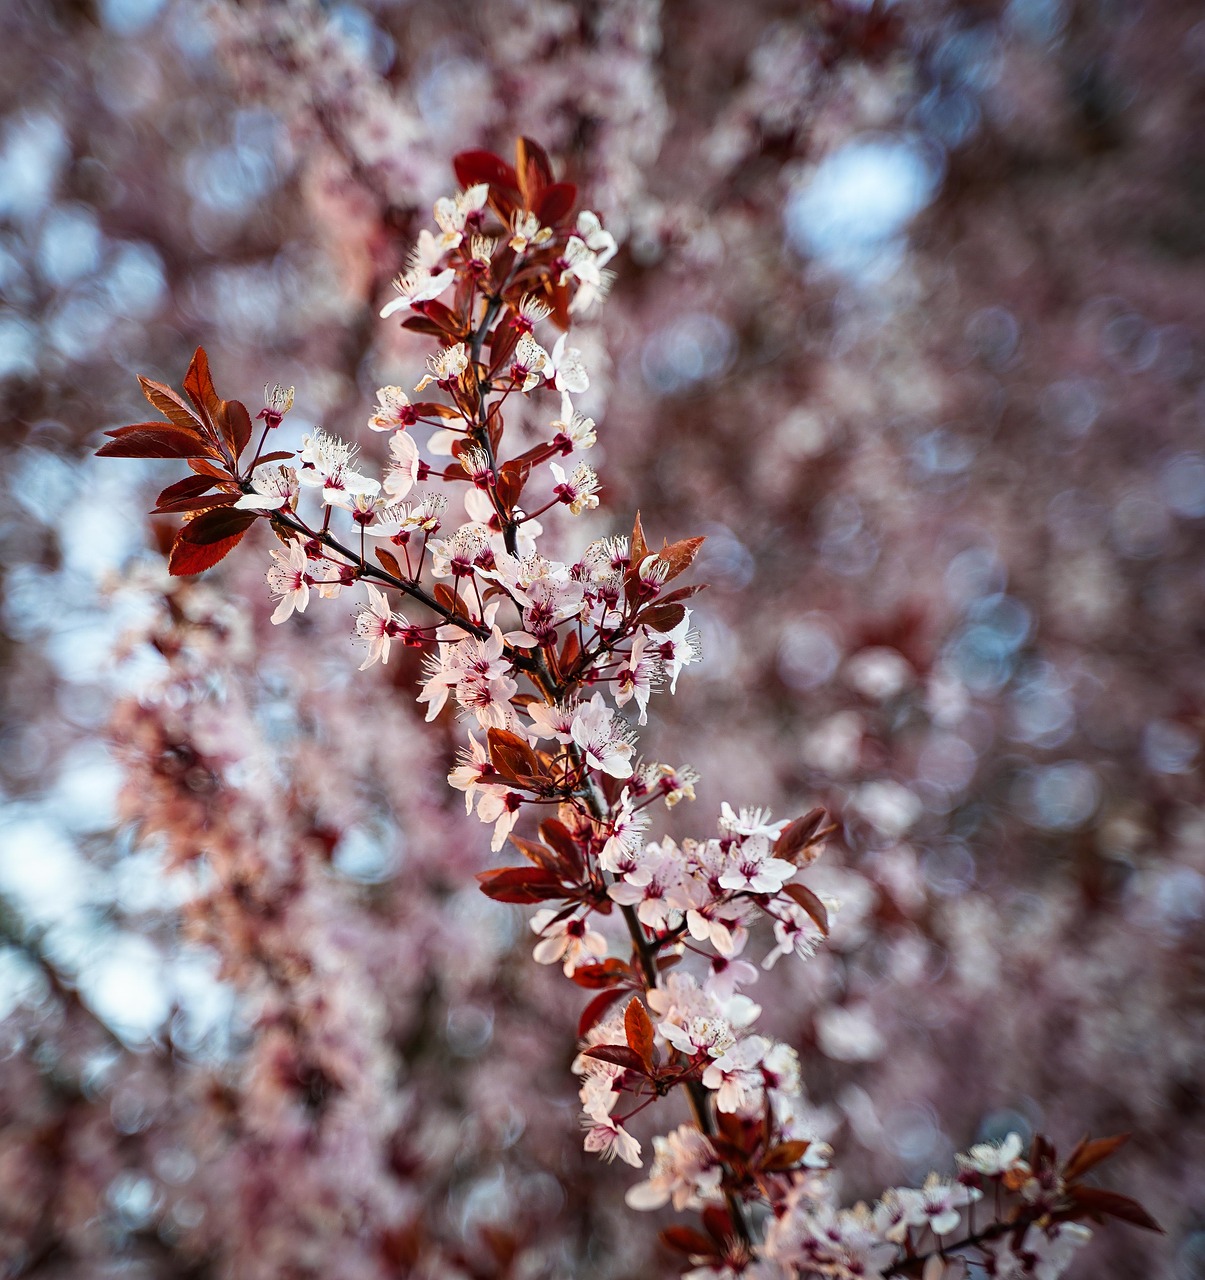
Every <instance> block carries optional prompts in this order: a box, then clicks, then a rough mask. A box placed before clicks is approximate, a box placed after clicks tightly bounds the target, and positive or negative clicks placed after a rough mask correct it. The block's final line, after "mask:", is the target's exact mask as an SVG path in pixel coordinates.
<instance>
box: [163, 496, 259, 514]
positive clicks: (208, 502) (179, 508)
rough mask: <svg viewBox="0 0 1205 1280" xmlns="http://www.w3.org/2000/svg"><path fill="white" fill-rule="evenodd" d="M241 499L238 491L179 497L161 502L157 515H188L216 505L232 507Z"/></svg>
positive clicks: (207, 509)
mask: <svg viewBox="0 0 1205 1280" xmlns="http://www.w3.org/2000/svg"><path fill="white" fill-rule="evenodd" d="M238 500H239V494H237V493H203V494H200V495H199V496H198V497H196V498H177V499H176V500H175V502H167V503H163V502H161V503H160V504H159V505H158V506H157V507H156V508H155V509H154V511H152V512H151V514H152V515H155V516H168V515H187V514H189V513H191V512H194V511H209V510H210V509H212V508H214V507H232V506H234V504H235V503H236V502H237V501H238Z"/></svg>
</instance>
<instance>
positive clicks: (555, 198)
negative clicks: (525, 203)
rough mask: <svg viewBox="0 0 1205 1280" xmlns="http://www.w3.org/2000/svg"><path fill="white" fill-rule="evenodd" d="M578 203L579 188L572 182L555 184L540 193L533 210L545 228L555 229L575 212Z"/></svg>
mask: <svg viewBox="0 0 1205 1280" xmlns="http://www.w3.org/2000/svg"><path fill="white" fill-rule="evenodd" d="M576 203H577V188H576V187H575V186H574V185H573V183H572V182H554V183H553V184H552V185H551V186H549V187H545V188H544V190H543V191H542V192H541V193H540V198H539V199H538V200H537V201H536V207H535V209H534V210H533V212H534V213H535V215H536V217H537V218H539V220H540V225H541V226H543V227H555V226H556V224H557V223H558V222H560V221H561V220H562V219H564V218H566V217H568V216H569V214H570V213H572V212H573V206H574V205H575V204H576Z"/></svg>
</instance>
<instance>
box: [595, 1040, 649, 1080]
mask: <svg viewBox="0 0 1205 1280" xmlns="http://www.w3.org/2000/svg"><path fill="white" fill-rule="evenodd" d="M582 1052H583V1053H584V1054H585V1056H586V1057H587V1058H597V1059H598V1060H599V1062H612V1063H614V1064H615V1066H617V1067H623V1068H624V1069H625V1070H627V1071H634V1072H636V1074H637V1075H641V1076H644V1075H648V1072H647V1071H645V1069H644V1063H643V1062H641V1061H640V1058H639V1057H638V1056H637V1055H636V1054H635V1053H633V1052H632V1050H631V1049H629V1048H628V1046H627V1045H626V1044H596V1045H595V1046H594V1047H593V1048H592V1049H583V1050H582Z"/></svg>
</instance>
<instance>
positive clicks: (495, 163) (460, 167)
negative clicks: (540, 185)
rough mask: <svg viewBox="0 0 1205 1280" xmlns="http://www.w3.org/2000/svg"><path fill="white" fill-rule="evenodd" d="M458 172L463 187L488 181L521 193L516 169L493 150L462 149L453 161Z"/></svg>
mask: <svg viewBox="0 0 1205 1280" xmlns="http://www.w3.org/2000/svg"><path fill="white" fill-rule="evenodd" d="M452 168H453V169H454V170H455V172H456V181H457V182H459V183H460V185H461V186H462V187H472V186H475V185H476V184H477V183H478V182H488V183H489V184H490V186H494V187H503V188H505V189H507V190H508V191H511V192H513V193H514V194H515V195H516V196H517V195H518V194H519V179H518V176H517V175H516V174H515V171H514V170H513V169H512V168H511V167H510V165H508V164H507V163H506V161H505V160H503V159H502V157H501V156H496V155H494V153H493V152H492V151H462V152H461V153H460V154H459V155H458V156H456V157H455V158H454V159H453V161H452Z"/></svg>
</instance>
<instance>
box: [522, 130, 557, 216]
mask: <svg viewBox="0 0 1205 1280" xmlns="http://www.w3.org/2000/svg"><path fill="white" fill-rule="evenodd" d="M515 174H516V176H517V177H518V179H519V194H520V195H521V196H522V197H523V203H524V204H525V205H526V206H527V208H529V209H534V208H535V206H536V203H537V201H538V200H539V198H540V195H541V193H542V192H543V190H544V188H545V187H546V186H548V184H549V183H550V182H551V181H552V164H551V162H550V161H549V159H548V153H547V152H546V151H545V150H544V148H543V147H542V146H540V144H539V143H538V142H534V141H532V139H531V138H520V139H519V140H518V142H516V143H515Z"/></svg>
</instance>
